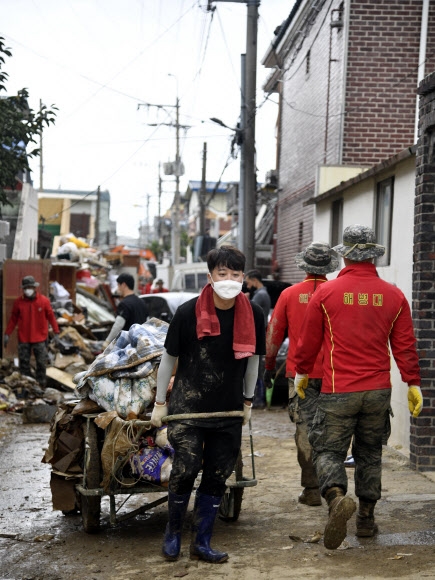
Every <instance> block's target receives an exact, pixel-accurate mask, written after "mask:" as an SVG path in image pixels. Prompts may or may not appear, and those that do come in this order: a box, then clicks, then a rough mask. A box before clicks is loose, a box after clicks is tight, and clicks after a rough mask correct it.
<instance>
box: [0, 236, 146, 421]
mask: <svg viewBox="0 0 435 580" xmlns="http://www.w3.org/2000/svg"><path fill="white" fill-rule="evenodd" d="M57 237H58V236H55V241H56V238H57ZM63 238H64V239H63ZM63 238H62V237H61V238H60V239H59V240H57V242H59V241H60V242H61V245H59V244H58V243H57V242H56V243H53V252H52V257H51V270H50V274H49V285H48V287H47V286H46V288H48V291H47V290H46V291H45V293H46V294H47V295H48V296H49V298H50V302H51V306H52V309H53V312H54V315H55V317H56V321H57V323H58V326H59V329H60V334H58V335H54V333H52V332H50V335H49V341H48V345H47V347H48V348H47V350H48V362H47V386H48V387H49V388H47V389H45V390H44V389H43V388H41V387H40V386H39V385H38V383H37V382H36V381H35V380H34V379H33V378H32V377H25V376H22V375H21V374H20V372H19V369H18V359H17V358H14V359H13V360H9V359H2V360H1V361H0V414H1V413H6V412H8V413H22V412H23V410H24V409H25V408H26V407H27V406H30V405H31V406H38V405H46V406H47V405H49V406H54V407H55V406H56V405H58V404H59V403H60V402H65V401H69V400H72V399H73V398H77V391H76V390H75V389H76V385H75V383H74V382H73V378H74V377H75V376H76V375H78V374H79V373H86V372H87V371H88V370H89V369H90V368H92V365H93V363H94V361H95V359H96V358H97V357H98V355H100V354H101V353H102V352H103V351H104V347H103V344H104V341H105V339H106V338H107V336H108V334H109V332H110V330H111V328H112V326H113V323H114V321H115V317H116V307H117V299H116V296H115V290H116V287H117V284H116V278H117V277H118V275H119V274H120V273H121V272H122V271H124V270H125V268H128V269H130V270H131V268H132V267H137V276H138V278H139V277H140V275H141V274H143V270H144V262H143V260H142V261H141V259H140V255H137V256H136V254H135V253H134V252H133V254H131V253H130V252H129V251H126V250H125V249H123V247H122V246H120V247H117V248H114V249H113V250H112V251H110V252H107V253H104V254H103V253H102V252H101V251H99V250H98V249H95V248H90V247H89V245H88V244H87V243H85V242H83V241H82V240H80V239H78V238H76V237H75V236H73V235H72V234H69V235H68V236H64V237H63ZM11 262H12V260H11ZM42 262H46V260H45V261H41V263H42ZM41 272H47V271H46V270H44V269H43V268H42V266H41ZM8 354H10V351H9V352H8ZM13 356H15V357H16V356H17V354H16V352H15V354H14V355H13ZM31 364H33V363H32V359H31ZM32 374H33V373H32ZM126 380H128V379H126ZM150 381H151V377H150V378H149V379H148V380H147V381H146V382H150ZM142 382H143V381H142ZM124 383H125V380H124ZM88 384H89V383H88ZM50 389H52V390H53V389H54V390H55V394H53V392H52V391H50ZM50 392H51V395H50ZM80 396H82V395H80ZM146 399H147V402H149V400H148V399H149V397H148V396H147V397H146ZM53 414H54V409H50V411H49V412H48V414H46V417H45V419H44V420H48V421H50V420H51V418H52V417H53ZM23 420H24V415H23ZM29 420H31V419H30V417H29Z"/></svg>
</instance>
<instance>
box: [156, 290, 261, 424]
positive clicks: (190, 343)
mask: <svg viewBox="0 0 435 580" xmlns="http://www.w3.org/2000/svg"><path fill="white" fill-rule="evenodd" d="M197 300H198V298H193V299H192V300H189V301H188V302H185V303H184V304H182V305H181V306H179V307H178V309H177V311H176V313H175V316H174V318H173V319H172V321H171V323H170V326H169V329H168V334H167V337H166V340H165V348H166V350H167V352H168V354H170V355H171V356H175V357H178V367H177V372H176V375H175V380H174V386H173V388H172V392H171V396H170V403H169V414H170V415H175V414H178V413H207V412H215V411H241V410H243V378H244V375H245V371H246V365H247V363H248V360H249V359H248V358H243V359H236V358H234V350H233V323H234V307H233V308H230V309H229V310H219V309H217V308H216V314H217V316H218V318H219V323H220V330H221V334H220V335H219V336H207V337H204V338H202V339H201V340H199V339H198V338H197V335H196V315H195V305H196V301H197ZM251 307H252V310H253V313H254V322H255V333H256V349H255V354H258V355H262V354H265V352H266V350H265V330H264V316H263V311H262V310H261V308H260V307H259V306H258V305H257V304H251Z"/></svg>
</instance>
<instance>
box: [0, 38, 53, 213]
mask: <svg viewBox="0 0 435 580" xmlns="http://www.w3.org/2000/svg"><path fill="white" fill-rule="evenodd" d="M9 56H12V53H11V51H10V49H9V48H7V47H6V46H5V44H4V38H2V37H1V36H0V92H1V91H6V81H7V79H8V74H7V73H6V72H4V71H3V70H2V69H3V67H4V64H5V62H6V58H5V57H9ZM28 97H29V94H28V92H27V89H21V90H20V91H18V94H17V95H16V96H13V97H4V96H1V95H0V205H5V204H9V205H10V202H9V201H8V198H7V191H6V190H7V189H15V185H16V178H17V175H18V174H19V173H20V172H26V171H28V170H30V165H29V160H30V159H32V158H34V157H38V156H39V154H40V149H39V148H38V147H37V146H36V145H33V144H36V143H37V137H39V135H40V133H41V131H42V129H43V127H44V125H46V126H49V125H50V123H53V124H54V121H55V116H56V112H55V111H57V107H55V106H54V105H51V108H50V109H49V108H47V107H46V106H45V105H42V106H41V108H40V110H39V111H37V112H35V111H33V110H32V109H30V107H29V104H28Z"/></svg>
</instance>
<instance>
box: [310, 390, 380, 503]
mask: <svg viewBox="0 0 435 580" xmlns="http://www.w3.org/2000/svg"><path fill="white" fill-rule="evenodd" d="M390 398H391V389H380V390H376V391H361V392H357V393H339V394H323V393H321V394H320V396H319V398H318V400H317V411H316V415H315V417H314V421H313V424H312V426H311V429H310V431H309V434H308V438H309V441H310V443H311V446H312V448H313V461H314V465H315V468H316V473H317V477H318V478H319V483H320V491H321V493H322V495H323V496H325V492H326V491H327V490H328V489H329V488H331V487H341V488H342V489H343V490H344V492H345V493H347V475H346V468H345V466H344V463H343V462H344V460H345V458H346V454H347V451H348V449H349V445H350V442H351V439H352V436H353V443H352V455H353V457H354V459H355V495H356V496H357V497H361V498H364V499H365V500H368V501H377V500H378V499H379V498H380V497H381V461H382V439H383V436H384V433H385V421H386V417H387V415H388V409H389V406H390Z"/></svg>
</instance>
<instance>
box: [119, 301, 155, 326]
mask: <svg viewBox="0 0 435 580" xmlns="http://www.w3.org/2000/svg"><path fill="white" fill-rule="evenodd" d="M116 314H118V316H122V318H125V324H124V328H123V330H129V329H130V326H131V325H132V324H143V323H144V322H145V321H146V319H147V318H148V307H147V305H146V304H145V302H144V301H143V300H141V299H140V298H139V297H138V296H136V294H129V295H128V296H126V297H125V298H123V299H122V300H121V302H120V303H119V304H118V308H117V309H116Z"/></svg>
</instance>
